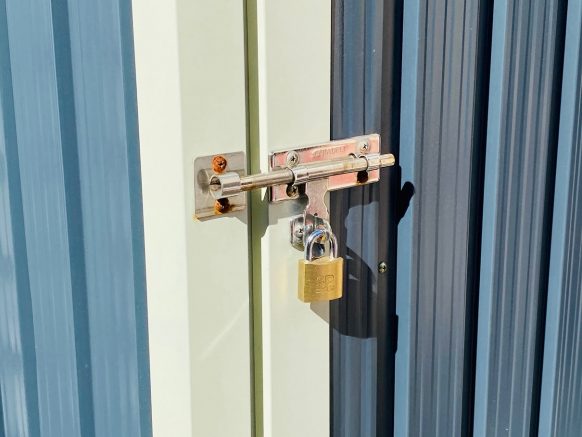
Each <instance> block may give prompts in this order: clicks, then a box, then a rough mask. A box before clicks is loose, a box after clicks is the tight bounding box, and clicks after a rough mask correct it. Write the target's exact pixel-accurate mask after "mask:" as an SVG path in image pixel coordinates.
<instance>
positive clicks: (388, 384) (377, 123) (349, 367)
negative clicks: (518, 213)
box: [330, 0, 400, 437]
mask: <svg viewBox="0 0 582 437" xmlns="http://www.w3.org/2000/svg"><path fill="white" fill-rule="evenodd" d="M397 3H398V2H394V1H388V2H384V1H379V0H362V1H341V0H338V1H334V2H333V51H332V53H333V63H332V65H333V68H332V137H334V138H344V137H347V136H352V135H359V134H363V133H373V132H379V133H381V135H382V151H383V152H384V153H387V152H397V151H396V150H395V149H394V147H395V142H394V141H392V140H393V137H394V135H393V131H394V130H395V129H394V128H393V127H392V124H391V123H392V120H393V114H398V112H397V110H396V111H394V110H393V107H397V105H395V104H394V102H395V101H396V102H397V101H398V97H399V93H398V92H396V96H397V97H395V96H394V93H392V92H391V91H392V89H393V87H395V89H396V91H398V90H399V84H397V83H396V82H397V81H399V77H400V76H399V75H398V74H395V72H396V71H399V65H400V63H399V60H396V59H393V58H392V57H391V56H392V55H393V54H394V53H399V50H400V48H399V47H398V40H397V39H396V38H394V35H397V34H399V29H400V25H399V24H398V18H397V17H398V11H399V9H398V7H397V6H396V4H397ZM385 54H388V56H389V57H388V58H387V61H386V62H384V58H383V56H384V55H385ZM382 119H384V120H387V125H384V124H382V123H381V120H382ZM396 131H397V130H396ZM396 143H397V141H396ZM395 171H396V169H391V170H390V171H389V172H383V174H382V180H383V182H382V183H381V184H375V185H372V186H365V187H358V188H353V189H350V190H343V191H340V192H334V193H332V195H331V211H332V212H334V214H333V216H332V217H331V222H332V227H333V229H334V231H335V232H336V233H337V235H338V240H339V241H340V246H341V250H340V251H341V252H342V255H343V256H344V258H345V260H346V262H345V265H346V271H347V274H346V275H345V276H344V277H345V284H344V288H345V293H344V297H343V298H342V299H341V300H339V301H335V302H332V303H331V305H330V311H331V326H332V330H331V340H332V341H331V360H332V363H331V369H332V378H331V382H332V397H331V403H332V405H331V409H332V424H331V435H333V436H346V437H348V436H354V435H358V436H362V437H365V436H369V437H371V436H375V435H381V436H387V435H390V434H391V433H392V428H393V416H392V414H390V413H389V412H390V411H391V410H392V408H393V394H392V393H393V365H394V364H393V363H394V345H395V339H396V332H395V330H394V303H393V302H394V287H393V286H392V288H390V286H389V283H390V279H391V276H390V275H391V274H393V273H394V269H393V268H391V269H390V273H388V274H378V267H377V266H378V263H379V261H380V260H382V261H387V262H388V264H389V265H390V266H392V267H393V266H394V265H395V257H394V256H392V257H389V256H388V253H390V251H391V239H390V237H389V235H390V232H389V229H394V228H395V223H394V222H393V220H392V215H393V212H394V210H395V207H394V206H395V205H394V204H393V203H391V202H390V199H389V196H390V190H391V184H390V183H389V181H390V180H391V178H392V176H393V175H394V174H395ZM394 186H396V185H394ZM380 195H384V197H383V198H380ZM392 235H394V232H392ZM392 278H393V276H392Z"/></svg>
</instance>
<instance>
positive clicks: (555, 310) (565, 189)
mask: <svg viewBox="0 0 582 437" xmlns="http://www.w3.org/2000/svg"><path fill="white" fill-rule="evenodd" d="M562 83H563V86H562V100H561V108H560V134H559V141H558V157H557V166H556V173H557V178H556V190H555V198H554V216H553V229H552V244H551V255H550V272H549V283H548V305H547V321H546V334H545V346H544V361H543V363H544V364H543V380H542V396H541V406H540V424H539V435H540V436H554V437H576V436H579V435H580V432H581V431H580V430H581V429H582V415H581V414H580V412H581V411H582V343H581V340H582V295H581V290H582V265H581V260H582V258H581V257H580V248H581V247H582V1H580V0H577V1H572V0H571V1H569V2H568V18H567V27H566V43H565V52H564V74H563V82H562Z"/></svg>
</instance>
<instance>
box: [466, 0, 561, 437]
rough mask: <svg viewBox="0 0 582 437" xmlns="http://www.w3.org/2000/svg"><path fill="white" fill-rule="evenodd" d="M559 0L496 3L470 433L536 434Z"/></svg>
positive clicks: (557, 73) (556, 90)
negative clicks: (473, 423) (472, 430)
mask: <svg viewBox="0 0 582 437" xmlns="http://www.w3.org/2000/svg"><path fill="white" fill-rule="evenodd" d="M559 5H560V2H558V1H554V0H547V1H539V2H530V1H514V2H495V9H494V18H493V42H492V68H491V85H490V86H491V93H490V102H489V124H488V134H487V159H486V171H485V193H484V209H483V211H484V213H483V249H482V263H481V284H480V304H479V333H478V355H477V379H476V396H475V399H476V401H475V429H474V435H475V436H476V437H494V436H502V435H503V436H506V435H511V436H530V435H533V434H535V433H536V431H537V415H538V408H539V404H538V399H539V398H538V397H539V386H540V378H539V376H540V370H541V355H540V354H541V345H542V340H543V323H544V316H545V293H546V286H547V272H548V248H549V236H550V233H549V229H550V225H551V204H552V197H553V189H554V174H555V173H554V172H555V170H554V167H553V165H554V162H555V150H556V142H557V135H556V134H557V123H556V122H557V120H558V114H559V92H560V85H561V74H560V71H561V70H560V69H561V65H562V57H561V53H560V41H561V36H560V35H561V32H563V29H562V28H561V21H562V15H563V11H562V10H561V9H560V6H559Z"/></svg>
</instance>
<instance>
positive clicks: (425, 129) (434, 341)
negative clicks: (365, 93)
mask: <svg viewBox="0 0 582 437" xmlns="http://www.w3.org/2000/svg"><path fill="white" fill-rule="evenodd" d="M489 5H490V2H487V1H478V0H475V1H460V0H459V1H446V2H442V1H431V0H415V1H406V2H404V31H403V32H404V34H403V35H404V36H403V48H402V52H403V59H402V98H401V99H402V109H401V125H400V139H401V142H400V156H399V159H400V164H401V167H402V181H403V182H404V183H405V184H412V186H413V187H414V197H413V198H412V201H411V203H410V208H409V210H408V212H407V213H406V214H405V215H404V217H403V219H402V221H401V222H400V224H399V227H398V279H397V290H398V295H397V312H398V316H399V320H400V324H399V339H398V352H397V354H396V395H395V396H396V400H395V435H396V436H399V437H404V436H427V435H430V436H439V437H450V436H462V435H466V434H467V430H468V429H470V426H471V425H470V424H471V408H470V406H471V403H472V397H471V390H472V384H473V373H472V371H473V367H472V361H473V353H474V350H473V348H472V339H473V337H474V335H475V329H474V328H475V326H474V324H473V320H474V312H475V311H476V301H475V296H476V295H477V292H478V291H477V286H476V285H477V281H476V278H478V256H479V245H478V241H479V235H480V221H479V214H480V208H481V203H480V202H481V188H482V179H481V168H482V163H483V153H482V150H483V144H484V134H483V132H484V120H486V112H485V111H486V108H487V104H486V94H485V95H484V94H483V92H482V90H483V89H486V87H487V79H488V62H489V52H488V45H487V42H488V38H489V27H488V22H489V11H490V6H489Z"/></svg>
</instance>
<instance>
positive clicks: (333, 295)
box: [298, 257, 344, 302]
mask: <svg viewBox="0 0 582 437" xmlns="http://www.w3.org/2000/svg"><path fill="white" fill-rule="evenodd" d="M343 272H344V260H343V258H333V259H331V258H328V257H324V258H319V259H316V260H314V261H306V260H304V259H300V260H299V292H298V296H299V299H300V300H301V301H303V302H320V301H326V300H333V299H339V298H340V297H342V288H343Z"/></svg>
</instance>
